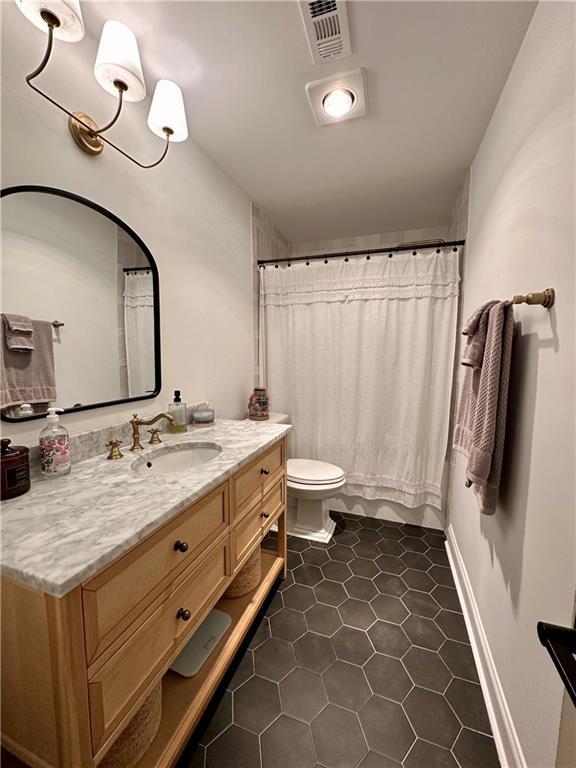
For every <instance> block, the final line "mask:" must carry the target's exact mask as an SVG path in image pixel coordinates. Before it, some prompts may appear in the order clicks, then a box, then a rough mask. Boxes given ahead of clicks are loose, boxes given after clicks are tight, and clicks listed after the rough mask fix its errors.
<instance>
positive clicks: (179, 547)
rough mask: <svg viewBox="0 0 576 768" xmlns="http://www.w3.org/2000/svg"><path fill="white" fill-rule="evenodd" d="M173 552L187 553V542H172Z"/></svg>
mask: <svg viewBox="0 0 576 768" xmlns="http://www.w3.org/2000/svg"><path fill="white" fill-rule="evenodd" d="M174 552H188V542H187V541H180V539H178V541H175V542H174Z"/></svg>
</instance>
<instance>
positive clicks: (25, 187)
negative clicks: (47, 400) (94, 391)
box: [0, 184, 162, 424]
mask: <svg viewBox="0 0 576 768" xmlns="http://www.w3.org/2000/svg"><path fill="white" fill-rule="evenodd" d="M20 192H39V193H41V194H47V195H56V196H57V197H64V198H66V199H68V200H73V201H74V202H76V203H80V204H81V205H85V206H87V207H88V208H92V210H93V211H97V212H98V213H100V214H102V216H106V217H107V218H108V219H110V220H111V221H113V222H114V223H115V224H116V226H118V227H120V228H121V229H123V230H124V232H126V234H128V235H130V237H131V238H132V239H133V240H134V241H135V242H136V243H137V244H138V245H139V247H140V248H141V249H142V251H143V253H144V255H145V256H146V258H147V259H148V261H149V262H150V271H151V272H152V289H153V293H154V391H153V392H151V393H150V394H148V395H142V396H140V397H126V398H123V399H121V400H106V401H104V402H101V403H90V404H89V405H81V406H79V407H78V408H64V409H63V413H64V414H67V413H78V412H79V411H91V410H93V409H94V408H107V407H108V406H111V405H122V404H123V403H133V402H137V401H139V400H152V399H153V398H155V397H158V395H159V394H160V390H161V388H162V366H161V358H160V283H159V279H158V267H157V266H156V262H155V261H154V257H153V256H152V254H151V252H150V249H149V248H148V246H147V245H146V244H145V243H144V241H143V240H142V238H141V237H139V236H138V235H137V234H136V232H134V230H133V229H132V228H131V227H129V226H128V224H126V222H124V221H122V219H120V218H119V217H118V216H116V215H115V214H114V213H112V212H111V211H108V210H107V209H106V208H103V207H102V206H101V205H98V203H94V202H92V200H88V199H87V198H85V197H81V196H80V195H76V194H74V192H67V191H66V190H64V189H57V188H56V187H45V186H39V185H35V184H22V185H19V186H14V187H5V188H4V189H1V190H0V198H3V197H7V196H8V195H15V194H17V193H20ZM45 416H46V414H43V413H35V414H34V415H32V416H23V417H22V418H19V419H17V418H13V417H11V416H5V415H4V413H2V411H1V410H0V418H1V419H2V421H9V422H11V423H12V424H20V423H23V422H25V421H33V420H34V419H43V418H45Z"/></svg>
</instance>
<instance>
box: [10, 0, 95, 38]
mask: <svg viewBox="0 0 576 768" xmlns="http://www.w3.org/2000/svg"><path fill="white" fill-rule="evenodd" d="M16 5H17V6H18V8H19V9H20V10H21V11H22V13H23V14H24V16H26V18H27V19H28V21H31V22H32V24H34V26H35V27H38V29H41V30H42V32H46V33H47V32H48V25H47V24H46V21H45V20H44V19H43V18H42V11H49V12H50V13H51V14H53V15H54V16H56V18H57V19H58V21H59V22H60V24H59V26H57V27H54V37H55V38H56V39H57V40H63V41H65V42H67V43H76V42H78V40H82V38H83V37H84V21H83V19H82V11H81V10H80V2H79V0H16Z"/></svg>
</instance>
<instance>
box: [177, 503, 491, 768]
mask: <svg viewBox="0 0 576 768" xmlns="http://www.w3.org/2000/svg"><path fill="white" fill-rule="evenodd" d="M334 517H335V519H336V520H337V528H336V534H335V537H334V538H333V539H332V540H331V541H330V542H329V543H328V544H318V543H316V542H309V541H306V540H304V539H293V538H289V541H288V548H289V572H288V578H287V579H286V581H284V582H282V583H281V585H280V587H279V593H278V594H277V596H276V597H275V598H274V599H273V600H272V601H271V602H270V606H269V608H268V610H267V616H265V617H264V618H262V619H261V620H260V624H259V626H258V627H256V628H255V631H254V632H253V633H252V639H251V641H250V643H249V646H248V650H246V651H245V653H244V655H243V656H242V657H241V658H239V659H238V660H237V664H236V668H235V669H234V670H232V671H231V674H230V676H229V677H228V678H227V682H226V686H227V689H226V691H225V692H224V693H223V694H222V697H221V698H220V700H219V701H218V702H214V706H215V710H214V714H213V715H212V718H211V720H210V721H209V722H207V723H205V722H203V724H202V730H201V732H200V728H199V729H198V731H197V732H196V733H195V734H194V736H193V738H192V739H191V741H190V743H189V745H188V746H187V748H186V749H185V751H184V753H183V756H182V758H181V760H180V761H179V763H178V768H423V766H426V768H477V766H478V765H482V768H499V763H498V756H497V753H496V749H495V746H494V740H493V738H492V736H491V733H490V724H489V722H488V718H487V715H486V708H485V705H484V700H483V698H482V691H481V688H480V686H479V684H478V673H477V671H476V667H475V664H474V657H473V655H472V650H471V648H470V644H469V640H468V635H467V633H466V626H465V624H464V621H463V616H462V609H461V607H460V602H459V600H458V593H457V592H456V590H455V588H454V580H453V578H452V573H451V571H450V568H449V567H448V561H447V558H446V552H445V549H444V536H443V535H442V534H440V533H439V532H438V531H432V530H431V529H427V528H421V527H419V526H414V525H410V524H402V525H401V524H398V523H393V522H389V521H384V520H375V519H373V518H358V517H356V516H353V515H348V514H344V513H334ZM280 593H281V594H280ZM196 745H198V746H196Z"/></svg>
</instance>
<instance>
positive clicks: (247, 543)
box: [232, 495, 262, 571]
mask: <svg viewBox="0 0 576 768" xmlns="http://www.w3.org/2000/svg"><path fill="white" fill-rule="evenodd" d="M261 513H262V496H261V495H259V496H258V498H257V499H256V500H255V502H254V504H253V505H252V506H251V508H250V510H249V511H248V512H247V513H246V514H245V516H244V517H243V519H242V520H241V522H239V523H238V525H236V527H235V528H234V531H233V534H232V565H233V570H234V571H237V570H238V569H239V568H241V566H242V565H243V563H244V560H245V559H246V557H247V556H248V555H249V554H250V552H251V551H252V549H253V548H254V545H255V544H256V542H259V541H260V537H261V535H262V522H261V521H262V518H261Z"/></svg>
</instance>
